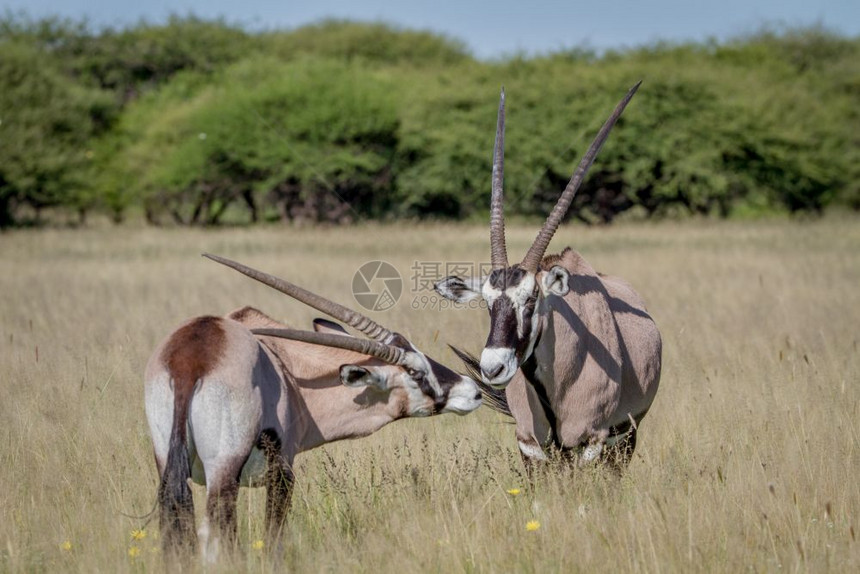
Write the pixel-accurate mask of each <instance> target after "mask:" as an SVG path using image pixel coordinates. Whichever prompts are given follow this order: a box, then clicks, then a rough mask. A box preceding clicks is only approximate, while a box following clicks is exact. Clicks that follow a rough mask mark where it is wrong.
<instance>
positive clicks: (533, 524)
mask: <svg viewBox="0 0 860 574" xmlns="http://www.w3.org/2000/svg"><path fill="white" fill-rule="evenodd" d="M538 528H540V522H538V521H537V520H529V521H528V522H526V530H528V531H529V532H534V531H535V530H537V529H538Z"/></svg>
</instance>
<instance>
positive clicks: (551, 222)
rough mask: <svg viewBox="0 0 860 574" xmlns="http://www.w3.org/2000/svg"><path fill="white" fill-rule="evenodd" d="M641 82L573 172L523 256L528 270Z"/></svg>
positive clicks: (538, 258)
mask: <svg viewBox="0 0 860 574" xmlns="http://www.w3.org/2000/svg"><path fill="white" fill-rule="evenodd" d="M641 83H642V82H641V81H639V82H636V85H635V86H633V87H632V88H630V91H629V92H627V95H626V96H624V99H623V100H621V101H620V102H619V103H618V105H617V106H615V110H614V111H613V112H612V115H611V116H609V119H608V120H606V123H604V124H603V127H602V128H600V131H599V132H598V133H597V136H596V137H595V138H594V141H593V142H591V147H589V148H588V151H587V152H586V154H585V155H584V156H583V158H582V161H580V162H579V166H577V168H576V171H575V172H573V177H571V178H570V182H568V184H567V187H566V188H564V192H562V194H561V197H559V198H558V202H557V203H556V204H555V207H554V208H553V210H552V213H550V214H549V217H547V218H546V222H545V223H544V224H543V227H542V228H541V230H540V231H539V232H538V234H537V237H536V238H535V241H534V243H533V244H532V246H531V247H530V248H529V251H528V253H526V256H525V258H523V262H522V263H521V266H522V267H523V269H525V270H526V271H530V272H531V273H535V272H536V271H537V269H538V266H539V265H540V262H541V259H543V254H544V253H545V252H546V248H547V247H549V242H550V241H551V240H552V236H553V235H555V231H556V229H558V226H559V224H560V223H561V220H562V219H564V216H565V214H567V210H568V208H570V202H571V201H573V196H574V195H576V191H577V190H578V189H579V186H580V184H582V180H583V179H585V174H586V173H588V169H589V168H590V167H591V164H592V163H593V162H594V158H595V157H597V153H598V152H599V151H600V148H601V147H602V146H603V142H605V141H606V138H607V137H608V136H609V132H610V130H611V129H612V126H614V125H615V122H616V121H617V120H618V118H619V117H620V116H621V112H623V111H624V108H625V107H627V104H628V103H629V102H630V100H631V99H632V98H633V95H634V94H635V93H636V90H638V89H639V84H641Z"/></svg>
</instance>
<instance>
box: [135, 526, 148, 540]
mask: <svg viewBox="0 0 860 574" xmlns="http://www.w3.org/2000/svg"><path fill="white" fill-rule="evenodd" d="M131 537H132V539H134V540H143V539H144V538H146V530H144V529H143V528H140V529H138V530H132V531H131Z"/></svg>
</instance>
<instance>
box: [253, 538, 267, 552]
mask: <svg viewBox="0 0 860 574" xmlns="http://www.w3.org/2000/svg"><path fill="white" fill-rule="evenodd" d="M263 546H265V543H264V542H263V541H262V540H255V541H254V542H253V544H251V548H253V549H254V550H262V549H263Z"/></svg>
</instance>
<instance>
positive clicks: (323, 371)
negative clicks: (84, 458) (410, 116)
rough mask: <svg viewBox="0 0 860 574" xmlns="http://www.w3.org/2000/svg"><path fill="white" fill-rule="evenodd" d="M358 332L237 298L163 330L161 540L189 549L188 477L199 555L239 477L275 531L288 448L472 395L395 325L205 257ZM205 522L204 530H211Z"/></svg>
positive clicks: (158, 402)
mask: <svg viewBox="0 0 860 574" xmlns="http://www.w3.org/2000/svg"><path fill="white" fill-rule="evenodd" d="M207 257H209V258H210V259H213V260H215V261H217V262H219V263H223V264H224V265H227V266H229V267H232V268H233V269H236V270H238V271H240V272H242V273H244V274H245V275H247V276H249V277H252V278H254V279H256V280H258V281H260V282H262V283H264V284H266V285H269V286H270V287H273V288H275V289H277V290H279V291H281V292H283V293H285V294H287V295H289V296H290V297H293V298H295V299H297V300H299V301H301V302H302V303H304V304H306V305H309V306H310V307H313V308H314V309H316V310H318V311H321V312H323V313H325V314H327V315H329V316H330V317H333V318H335V319H337V320H339V321H342V322H344V323H346V324H347V325H349V326H351V327H353V328H355V329H357V330H358V331H360V332H362V333H364V334H365V335H367V336H368V337H370V339H361V338H356V337H352V336H350V335H349V334H347V332H346V331H345V330H344V329H343V327H341V326H340V325H338V324H336V323H333V322H330V321H326V320H323V319H317V320H315V321H314V329H315V331H313V332H312V331H299V330H293V329H289V328H287V327H286V326H285V325H281V324H279V323H277V322H275V321H274V320H272V319H270V318H269V317H267V316H266V315H264V314H263V313H261V312H260V311H258V310H256V309H253V308H251V307H244V308H242V309H239V310H237V311H234V312H232V313H230V314H229V315H227V316H226V317H198V318H195V319H191V320H190V321H187V322H186V323H185V324H184V325H182V326H181V327H179V328H178V329H177V330H176V331H174V332H173V333H171V334H170V336H168V337H167V339H166V340H165V341H164V342H162V343H161V344H160V345H159V346H158V348H157V349H156V350H155V352H154V353H153V355H152V357H151V358H150V360H149V363H148V364H147V367H146V376H145V380H146V383H145V385H146V386H145V401H146V416H147V419H148V421H149V428H150V432H151V434H152V442H153V448H154V450H155V461H156V465H157V467H158V472H159V475H160V477H161V482H160V485H159V487H158V504H159V506H160V521H161V535H162V538H163V545H164V549H165V551H167V552H172V551H175V550H178V549H181V548H183V547H193V546H194V544H195V533H194V506H193V501H192V494H191V488H190V486H189V485H188V482H187V480H188V478H192V479H193V480H194V482H196V483H198V484H205V485H206V515H205V518H204V520H203V523H202V524H201V526H200V529H199V531H198V533H197V534H198V536H199V542H200V546H201V548H200V550H201V553H202V555H203V557H204V559H206V560H209V561H212V560H214V559H215V558H216V557H217V555H218V551H219V546H220V545H221V540H224V541H226V542H229V543H231V544H232V542H233V541H234V540H235V537H236V499H237V496H238V492H239V486H240V485H243V486H262V485H265V487H266V527H267V532H268V536H269V540H270V541H273V542H276V541H277V540H279V535H280V532H281V528H282V525H283V523H284V519H285V515H286V512H287V509H288V507H289V502H290V494H291V488H292V483H293V473H292V470H291V469H292V464H293V459H294V457H295V456H296V454H298V453H300V452H304V451H306V450H310V449H312V448H314V447H317V446H320V445H322V444H325V443H329V442H333V441H336V440H341V439H347V438H356V437H363V436H367V435H369V434H371V433H373V432H375V431H377V430H379V429H380V428H382V427H383V426H385V425H387V424H388V423H390V422H392V421H395V420H397V419H400V418H404V417H421V416H430V415H435V414H439V413H447V412H452V413H457V414H466V413H469V412H472V411H474V410H475V409H477V408H478V407H479V406H480V404H481V393H480V390H479V389H478V386H477V384H476V383H475V381H473V380H472V379H470V378H468V377H464V376H461V375H459V374H457V373H455V372H453V371H452V370H450V369H448V368H447V367H445V366H444V365H441V364H439V363H437V362H436V361H434V360H433V359H431V358H430V357H428V356H427V355H425V354H424V353H422V352H421V351H419V350H418V349H417V348H415V346H414V345H413V344H412V343H410V342H409V341H408V340H407V339H406V338H405V337H403V335H400V334H399V333H395V332H392V331H389V330H388V329H386V328H384V327H382V326H381V325H379V324H377V323H375V322H374V321H372V320H371V319H369V318H367V317H365V316H363V315H361V314H359V313H356V312H354V311H352V310H350V309H348V308H346V307H343V306H341V305H338V304H337V303H334V302H332V301H329V300H328V299H325V298H323V297H320V296H319V295H316V294H314V293H311V292H309V291H306V290H304V289H302V288H301V287H297V286H296V285H293V284H292V283H289V282H287V281H285V280H283V279H279V278H277V277H273V276H271V275H267V274H265V273H262V272H260V271H256V270H254V269H251V268H249V267H246V266H244V265H242V264H240V263H236V262H234V261H230V260H229V259H224V258H222V257H217V256H214V255H207ZM213 529H214V532H213V531H212V530H213Z"/></svg>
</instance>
